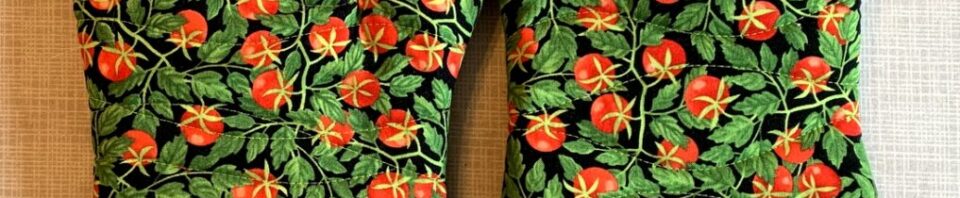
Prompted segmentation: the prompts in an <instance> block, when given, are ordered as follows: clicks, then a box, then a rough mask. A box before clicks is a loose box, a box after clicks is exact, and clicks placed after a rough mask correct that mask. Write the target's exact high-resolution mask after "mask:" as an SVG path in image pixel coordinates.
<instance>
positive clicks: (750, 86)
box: [726, 73, 767, 91]
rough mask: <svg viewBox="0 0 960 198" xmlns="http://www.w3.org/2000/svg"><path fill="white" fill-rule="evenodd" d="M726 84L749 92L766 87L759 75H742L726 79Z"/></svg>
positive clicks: (761, 76)
mask: <svg viewBox="0 0 960 198" xmlns="http://www.w3.org/2000/svg"><path fill="white" fill-rule="evenodd" d="M726 79H727V80H728V82H731V83H733V84H736V85H739V86H741V87H743V88H744V89H747V90H750V91H760V90H763V88H764V87H766V86H767V84H766V81H765V79H764V78H763V75H761V74H759V73H743V74H740V75H736V76H731V77H727V78H726Z"/></svg>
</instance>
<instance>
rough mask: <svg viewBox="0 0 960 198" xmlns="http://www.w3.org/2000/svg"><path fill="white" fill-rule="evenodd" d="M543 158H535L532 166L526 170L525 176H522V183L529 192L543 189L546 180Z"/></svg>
mask: <svg viewBox="0 0 960 198" xmlns="http://www.w3.org/2000/svg"><path fill="white" fill-rule="evenodd" d="M543 169H544V165H543V160H542V159H540V160H537V162H534V163H533V166H531V167H530V170H527V176H526V177H524V182H523V183H524V184H525V185H526V189H527V190H528V191H530V192H540V191H543V188H544V185H545V182H546V177H547V175H546V172H544V170H543Z"/></svg>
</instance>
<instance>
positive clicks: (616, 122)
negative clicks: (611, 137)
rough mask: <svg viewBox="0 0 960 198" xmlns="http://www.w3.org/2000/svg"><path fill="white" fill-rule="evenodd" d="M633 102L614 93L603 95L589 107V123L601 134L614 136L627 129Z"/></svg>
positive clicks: (631, 114)
mask: <svg viewBox="0 0 960 198" xmlns="http://www.w3.org/2000/svg"><path fill="white" fill-rule="evenodd" d="M632 108H633V102H627V99H624V98H623V97H620V96H619V95H617V94H614V93H608V94H604V95H602V96H600V97H598V98H597V99H596V100H594V101H593V105H591V106H590V121H591V122H593V125H594V126H596V127H597V129H599V130H600V131H601V132H604V133H610V134H616V133H619V132H620V131H623V130H624V129H627V128H629V127H630V126H629V125H630V120H631V119H632V118H633V117H631V116H633V112H632V111H631V110H630V109H632Z"/></svg>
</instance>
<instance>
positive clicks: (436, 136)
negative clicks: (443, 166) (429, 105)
mask: <svg viewBox="0 0 960 198" xmlns="http://www.w3.org/2000/svg"><path fill="white" fill-rule="evenodd" d="M422 129H423V139H424V142H426V143H427V146H428V147H430V151H433V153H436V154H437V155H441V156H442V154H443V144H444V142H446V139H447V138H446V137H444V136H442V135H440V133H437V129H435V128H433V126H430V125H423V128H422Z"/></svg>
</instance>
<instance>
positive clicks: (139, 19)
mask: <svg viewBox="0 0 960 198" xmlns="http://www.w3.org/2000/svg"><path fill="white" fill-rule="evenodd" d="M141 2H142V1H127V7H126V9H127V16H130V18H129V19H128V20H130V22H133V24H136V25H143V19H144V18H145V17H146V9H144V8H143V5H141V4H140V3H141Z"/></svg>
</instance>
